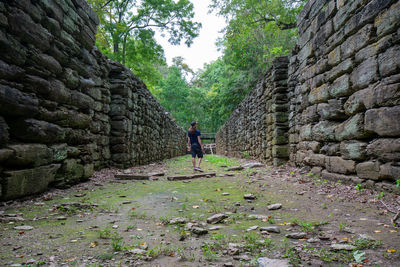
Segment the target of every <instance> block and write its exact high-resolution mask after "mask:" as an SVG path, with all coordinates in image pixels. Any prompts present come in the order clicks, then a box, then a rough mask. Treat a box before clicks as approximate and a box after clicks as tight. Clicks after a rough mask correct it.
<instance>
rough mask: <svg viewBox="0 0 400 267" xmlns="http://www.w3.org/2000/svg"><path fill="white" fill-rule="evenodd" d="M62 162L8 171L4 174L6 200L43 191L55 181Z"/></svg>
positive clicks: (4, 197) (4, 196) (4, 195)
mask: <svg viewBox="0 0 400 267" xmlns="http://www.w3.org/2000/svg"><path fill="white" fill-rule="evenodd" d="M59 168H60V164H52V165H48V166H41V167H37V168H34V169H25V170H18V171H6V172H4V174H5V175H6V177H5V178H4V184H3V187H4V188H3V192H4V194H3V196H2V198H3V199H4V200H9V199H15V198H19V197H23V196H27V195H31V194H36V193H40V192H43V191H45V190H46V189H47V187H48V184H49V183H51V182H53V181H54V178H55V174H56V172H57V170H58V169H59Z"/></svg>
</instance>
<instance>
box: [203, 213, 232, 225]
mask: <svg viewBox="0 0 400 267" xmlns="http://www.w3.org/2000/svg"><path fill="white" fill-rule="evenodd" d="M226 218H228V216H226V215H225V214H224V213H217V214H214V215H213V216H211V217H209V218H207V223H210V224H216V223H219V222H220V221H222V220H223V219H226Z"/></svg>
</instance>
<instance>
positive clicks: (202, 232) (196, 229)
mask: <svg viewBox="0 0 400 267" xmlns="http://www.w3.org/2000/svg"><path fill="white" fill-rule="evenodd" d="M191 231H192V232H193V233H194V234H196V235H205V234H207V233H208V230H207V229H204V228H201V227H197V226H194V227H192V229H191Z"/></svg>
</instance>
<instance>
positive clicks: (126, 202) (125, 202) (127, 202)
mask: <svg viewBox="0 0 400 267" xmlns="http://www.w3.org/2000/svg"><path fill="white" fill-rule="evenodd" d="M131 203H132V201H129V200H128V201H124V202H122V204H124V205H125V204H131Z"/></svg>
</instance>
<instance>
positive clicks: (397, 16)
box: [374, 2, 400, 37]
mask: <svg viewBox="0 0 400 267" xmlns="http://www.w3.org/2000/svg"><path fill="white" fill-rule="evenodd" d="M374 26H375V27H376V33H377V35H378V37H381V36H383V35H386V34H387V33H390V32H392V31H395V30H396V29H398V28H399V26H400V3H399V2H397V3H395V4H393V5H392V6H391V7H390V8H389V9H388V10H386V11H385V12H383V13H381V14H380V15H379V16H377V17H376V18H375V23H374Z"/></svg>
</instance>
